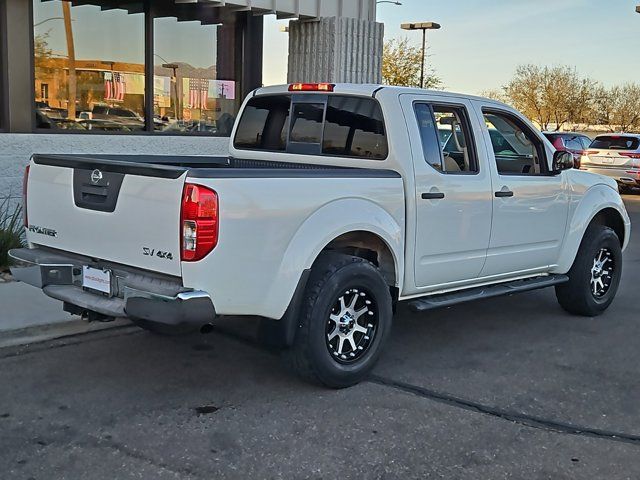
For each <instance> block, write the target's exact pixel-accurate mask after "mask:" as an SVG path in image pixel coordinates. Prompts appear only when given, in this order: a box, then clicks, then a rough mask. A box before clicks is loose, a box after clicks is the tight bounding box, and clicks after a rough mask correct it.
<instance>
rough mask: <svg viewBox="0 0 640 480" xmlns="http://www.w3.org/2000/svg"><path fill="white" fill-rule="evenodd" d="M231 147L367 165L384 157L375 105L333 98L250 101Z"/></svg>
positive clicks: (365, 99) (271, 97)
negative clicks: (362, 161)
mask: <svg viewBox="0 0 640 480" xmlns="http://www.w3.org/2000/svg"><path fill="white" fill-rule="evenodd" d="M234 147H235V148H237V149H239V150H263V151H281V152H288V153H298V154H307V155H325V156H339V157H347V158H363V159H370V160H384V159H385V158H387V155H388V144H387V136H386V131H385V125H384V119H383V115H382V109H381V108H380V104H379V103H378V101H377V100H375V99H373V98H369V97H355V96H349V95H333V94H332V95H319V94H307V95H305V94H292V95H286V94H285V95H262V96H257V97H254V98H252V99H250V100H249V101H248V103H247V106H246V108H245V110H244V112H243V113H242V116H241V118H240V121H239V123H238V128H237V131H236V135H235V138H234Z"/></svg>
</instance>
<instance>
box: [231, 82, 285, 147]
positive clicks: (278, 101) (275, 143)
mask: <svg viewBox="0 0 640 480" xmlns="http://www.w3.org/2000/svg"><path fill="white" fill-rule="evenodd" d="M290 105H291V97H289V96H287V95H270V96H263V97H255V98H252V99H251V100H249V103H248V104H247V107H246V108H245V110H244V113H243V114H242V118H241V119H240V124H239V125H238V129H237V132H236V137H235V139H234V142H233V144H234V146H235V148H238V149H249V150H271V151H285V150H286V148H287V125H288V121H289V108H290Z"/></svg>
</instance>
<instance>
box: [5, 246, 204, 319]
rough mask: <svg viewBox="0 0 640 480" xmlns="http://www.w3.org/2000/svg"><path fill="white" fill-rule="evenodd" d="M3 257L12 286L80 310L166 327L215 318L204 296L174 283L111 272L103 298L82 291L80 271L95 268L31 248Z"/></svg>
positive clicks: (71, 257) (71, 258)
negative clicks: (109, 287) (30, 287)
mask: <svg viewBox="0 0 640 480" xmlns="http://www.w3.org/2000/svg"><path fill="white" fill-rule="evenodd" d="M9 256H10V257H11V259H12V260H13V262H14V266H13V267H11V274H12V275H13V276H14V278H15V279H16V280H19V281H21V282H24V283H27V284H29V285H33V286H34V287H38V288H40V289H42V291H43V292H44V293H45V294H46V295H48V296H49V297H51V298H55V299H56V300H60V301H62V302H64V303H65V304H71V305H75V306H76V307H79V309H81V310H86V311H88V312H95V313H98V314H100V315H103V316H107V317H129V318H136V319H142V320H149V321H152V322H158V323H164V324H169V325H178V324H184V323H192V324H198V325H205V324H207V323H210V322H211V321H213V319H214V318H215V316H216V312H215V308H214V306H213V302H212V300H211V297H210V295H209V294H208V293H207V292H202V291H194V290H189V289H185V288H183V287H182V286H181V285H179V284H177V283H176V282H175V281H169V280H165V281H163V280H161V279H159V278H158V277H155V276H152V275H146V274H145V273H144V272H135V273H134V272H131V271H123V270H120V271H114V282H115V283H116V285H115V287H114V292H115V295H114V296H106V295H105V296H103V295H99V294H96V293H92V292H89V291H86V290H84V289H83V288H82V266H83V265H88V266H97V267H98V268H99V267H100V265H95V262H93V261H91V260H90V259H80V258H78V257H77V256H72V255H69V256H66V255H64V254H59V253H53V252H48V251H41V250H40V249H37V248H36V249H28V248H21V249H16V250H11V251H10V252H9ZM92 264H93V265H92Z"/></svg>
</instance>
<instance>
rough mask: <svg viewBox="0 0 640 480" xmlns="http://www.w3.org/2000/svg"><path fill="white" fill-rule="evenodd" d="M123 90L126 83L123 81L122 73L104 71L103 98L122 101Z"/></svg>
mask: <svg viewBox="0 0 640 480" xmlns="http://www.w3.org/2000/svg"><path fill="white" fill-rule="evenodd" d="M125 92H126V83H125V81H124V75H123V74H122V73H119V72H105V74H104V99H105V100H112V101H116V102H123V101H124V94H125Z"/></svg>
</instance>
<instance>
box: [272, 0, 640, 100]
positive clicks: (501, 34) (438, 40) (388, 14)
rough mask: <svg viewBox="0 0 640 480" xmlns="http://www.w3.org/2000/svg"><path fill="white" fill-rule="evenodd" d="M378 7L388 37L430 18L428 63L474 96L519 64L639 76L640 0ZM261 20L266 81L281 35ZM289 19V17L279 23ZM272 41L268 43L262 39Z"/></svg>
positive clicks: (493, 0) (619, 77)
mask: <svg viewBox="0 0 640 480" xmlns="http://www.w3.org/2000/svg"><path fill="white" fill-rule="evenodd" d="M400 1H401V2H402V4H403V5H402V6H396V5H392V4H380V5H378V21H379V22H383V23H384V24H385V39H386V40H388V39H390V38H402V37H409V39H410V40H411V41H412V42H413V43H414V44H415V45H420V42H421V34H420V32H407V31H404V30H401V29H400V24H401V23H403V22H411V21H434V22H437V23H440V24H441V25H442V29H441V30H437V31H433V32H428V36H427V42H428V46H429V52H428V54H429V55H430V57H429V58H428V63H429V64H430V66H431V67H433V68H435V70H436V72H437V74H438V75H439V76H440V77H441V78H442V80H443V81H444V86H445V88H446V89H447V90H451V91H457V92H463V93H471V94H478V93H480V92H482V91H485V90H489V89H498V88H500V87H501V86H503V85H505V84H506V83H507V82H508V81H509V79H510V78H511V77H512V76H513V73H514V72H515V69H516V67H517V66H518V65H520V64H527V63H533V64H537V65H550V66H552V65H569V66H572V67H576V68H577V70H578V72H579V73H580V74H582V75H585V76H589V77H591V78H593V79H595V80H598V81H600V82H602V83H604V84H605V85H607V86H611V85H613V84H616V83H623V82H633V81H638V82H640V15H639V14H637V13H635V7H636V5H638V4H640V0H400ZM278 23H282V22H276V21H275V20H274V19H273V17H266V19H265V74H264V80H265V83H281V82H284V81H286V55H285V57H284V58H283V57H282V54H281V53H279V52H282V47H281V45H280V44H281V43H282V42H284V51H285V52H286V41H287V39H286V34H284V33H281V32H280V31H279V26H278ZM284 24H286V22H284ZM269 44H271V48H268V47H267V45H269Z"/></svg>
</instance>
